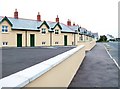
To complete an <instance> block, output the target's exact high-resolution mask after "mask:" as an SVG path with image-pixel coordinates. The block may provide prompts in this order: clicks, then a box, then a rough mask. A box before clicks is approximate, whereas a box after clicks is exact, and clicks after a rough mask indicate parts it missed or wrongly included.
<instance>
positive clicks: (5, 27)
mask: <svg viewBox="0 0 120 89" xmlns="http://www.w3.org/2000/svg"><path fill="white" fill-rule="evenodd" d="M2 33H8V26H6V25H2Z"/></svg>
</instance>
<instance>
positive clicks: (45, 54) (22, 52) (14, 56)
mask: <svg viewBox="0 0 120 89" xmlns="http://www.w3.org/2000/svg"><path fill="white" fill-rule="evenodd" d="M72 48H74V47H35V48H34V47H33V48H29V47H27V48H3V49H0V50H2V78H3V77H6V76H8V75H11V74H13V73H16V72H18V71H20V70H23V69H25V68H28V67H31V66H33V65H35V64H38V63H40V62H43V61H45V60H47V59H49V58H52V57H54V56H56V55H58V54H61V53H63V52H65V51H68V50H70V49H72Z"/></svg>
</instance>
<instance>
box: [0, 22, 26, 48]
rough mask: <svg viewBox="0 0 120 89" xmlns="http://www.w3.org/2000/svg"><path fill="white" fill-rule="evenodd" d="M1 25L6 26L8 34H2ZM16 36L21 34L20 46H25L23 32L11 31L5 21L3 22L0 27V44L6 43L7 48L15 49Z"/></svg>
mask: <svg viewBox="0 0 120 89" xmlns="http://www.w3.org/2000/svg"><path fill="white" fill-rule="evenodd" d="M2 25H6V26H8V32H6V33H3V32H2ZM17 34H22V39H23V40H22V45H23V46H25V40H24V39H25V32H24V31H16V30H14V31H13V30H11V26H10V25H9V24H8V22H7V21H3V22H2V23H1V25H0V35H1V39H2V41H1V42H8V46H7V47H16V46H17ZM1 46H2V43H1Z"/></svg>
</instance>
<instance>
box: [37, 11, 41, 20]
mask: <svg viewBox="0 0 120 89" xmlns="http://www.w3.org/2000/svg"><path fill="white" fill-rule="evenodd" d="M37 21H41V16H40V12H38V15H37Z"/></svg>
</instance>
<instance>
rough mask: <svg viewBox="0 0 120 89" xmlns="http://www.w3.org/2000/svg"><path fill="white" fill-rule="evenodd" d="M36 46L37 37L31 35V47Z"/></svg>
mask: <svg viewBox="0 0 120 89" xmlns="http://www.w3.org/2000/svg"><path fill="white" fill-rule="evenodd" d="M34 46H35V35H34V34H30V47H34Z"/></svg>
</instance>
